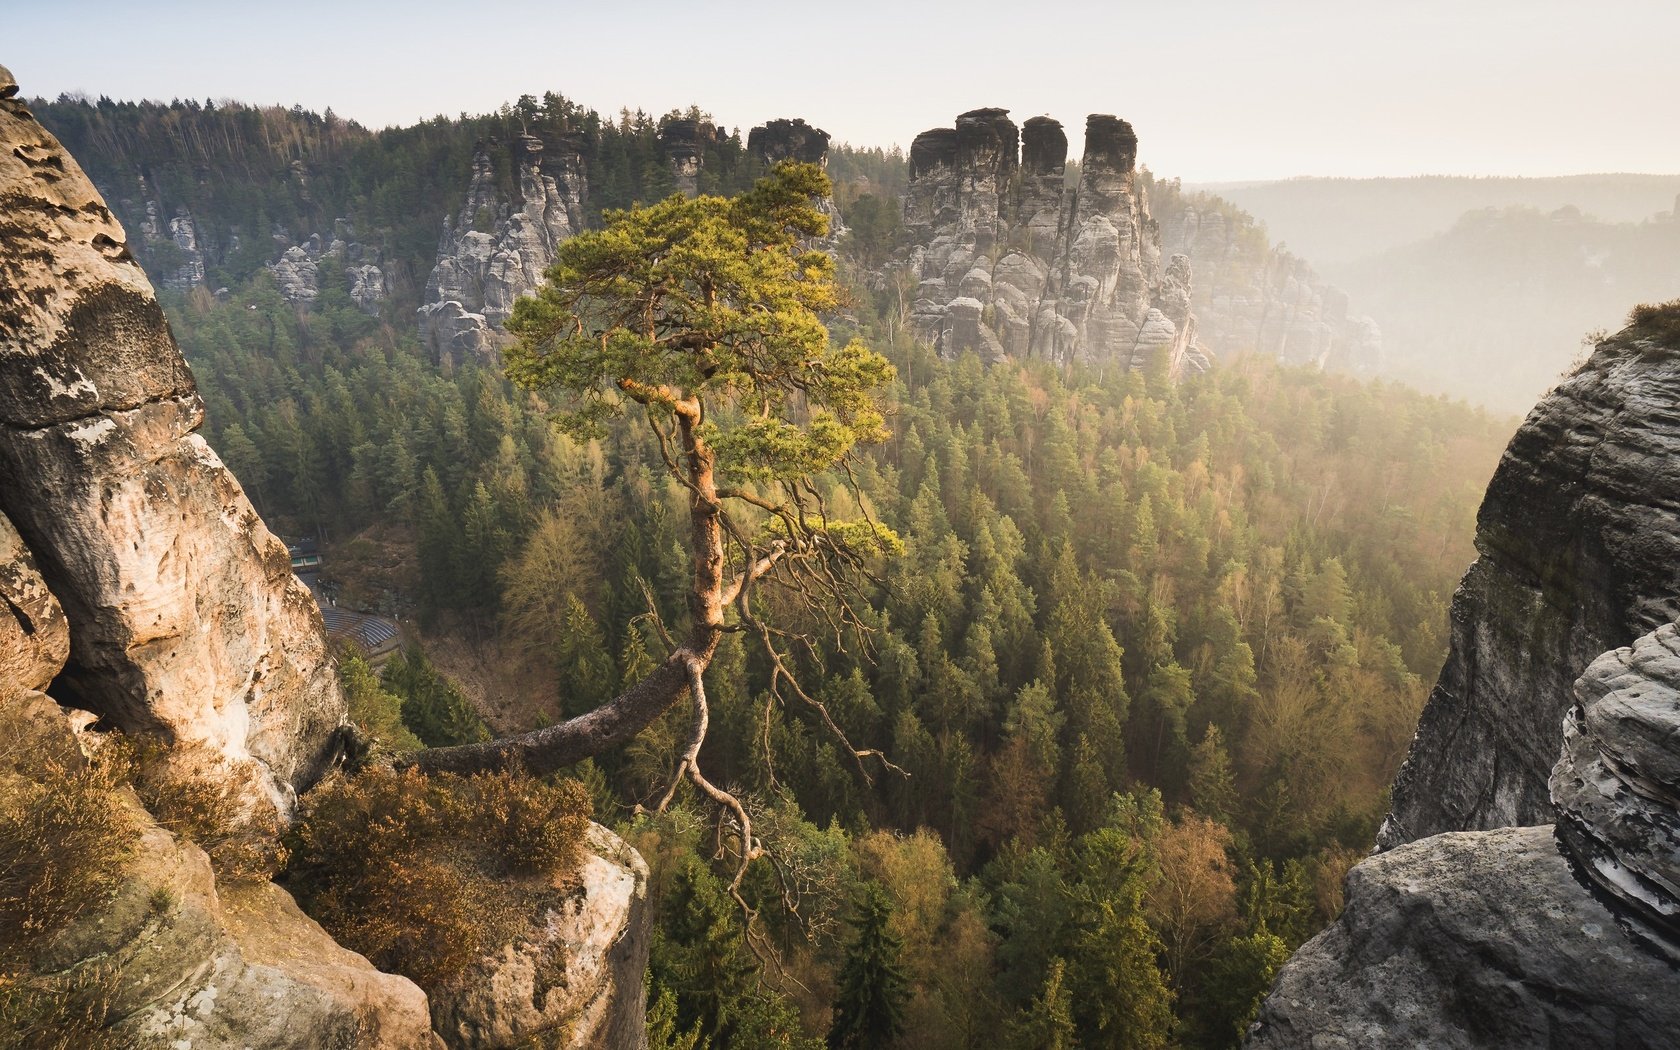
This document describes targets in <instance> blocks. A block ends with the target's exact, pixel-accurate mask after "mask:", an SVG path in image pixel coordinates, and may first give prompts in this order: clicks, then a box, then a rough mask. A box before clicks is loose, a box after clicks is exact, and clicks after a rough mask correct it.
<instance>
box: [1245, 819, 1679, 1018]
mask: <svg viewBox="0 0 1680 1050" xmlns="http://www.w3.org/2000/svg"><path fill="white" fill-rule="evenodd" d="M1346 893H1347V898H1346V899H1347V905H1346V908H1345V910H1344V911H1343V912H1342V916H1341V918H1340V919H1338V920H1337V921H1336V923H1335V924H1334V925H1333V926H1331V927H1330V928H1329V929H1327V930H1325V931H1324V932H1323V933H1320V934H1319V935H1318V936H1317V937H1315V938H1313V939H1312V940H1311V941H1308V942H1307V943H1306V944H1305V945H1304V946H1302V948H1301V949H1300V950H1299V951H1297V952H1296V953H1295V955H1294V957H1293V958H1291V959H1290V961H1289V963H1288V965H1286V966H1285V967H1284V968H1283V970H1282V971H1281V972H1280V973H1279V975H1278V978H1277V982H1276V984H1274V985H1273V987H1272V992H1271V994H1270V996H1268V997H1267V999H1266V1001H1265V1003H1264V1004H1263V1005H1262V1006H1261V1008H1260V1016H1259V1018H1258V1020H1257V1022H1256V1026H1255V1027H1254V1028H1253V1029H1252V1030H1251V1032H1250V1034H1249V1038H1248V1041H1247V1042H1246V1043H1245V1044H1244V1046H1245V1047H1247V1048H1248V1050H1283V1048H1311V1050H1374V1048H1383V1047H1396V1048H1398V1047H1406V1048H1414V1047H1431V1048H1435V1047H1441V1048H1457V1047H1463V1048H1471V1047H1477V1048H1495V1047H1509V1048H1511V1050H1518V1048H1523V1050H1531V1048H1537V1047H1550V1048H1555V1050H1582V1048H1591V1047H1606V1048H1608V1047H1616V1048H1624V1050H1633V1048H1651V1050H1656V1048H1659V1047H1671V1046H1673V1045H1674V1040H1675V1033H1676V1032H1680V975H1677V973H1676V971H1675V969H1674V967H1673V966H1672V965H1671V964H1670V963H1668V962H1667V961H1665V960H1663V959H1661V958H1659V957H1658V956H1656V955H1655V954H1653V953H1651V952H1649V951H1647V950H1645V948H1644V947H1643V946H1642V945H1641V944H1640V943H1638V942H1637V941H1636V940H1635V939H1634V938H1633V937H1632V936H1630V935H1629V933H1628V932H1626V931H1625V930H1624V929H1623V928H1622V926H1621V925H1620V924H1619V923H1618V922H1617V916H1616V915H1614V914H1612V913H1611V912H1610V911H1609V910H1608V909H1607V908H1606V907H1605V906H1604V905H1603V904H1601V903H1599V901H1597V900H1596V899H1594V897H1593V896H1592V895H1591V894H1589V893H1587V892H1586V891H1585V890H1584V889H1582V888H1581V886H1580V884H1579V883H1578V882H1577V881H1576V879H1575V876H1574V874H1573V873H1572V872H1571V870H1570V866H1569V862H1568V861H1567V860H1565V859H1564V857H1563V856H1562V855H1561V854H1560V853H1559V852H1558V848H1557V844H1556V841H1555V840H1554V838H1553V834H1552V829H1551V828H1550V827H1547V826H1541V827H1531V828H1506V829H1501V830H1498V831H1489V832H1472V833H1459V834H1443V835H1437V836H1434V837H1432V838H1428V839H1425V840H1423V841H1421V842H1415V843H1411V844H1409V845H1405V846H1402V847H1399V848H1397V849H1395V850H1392V851H1391V852H1389V853H1385V854H1382V855H1380V856H1378V857H1375V858H1372V859H1371V860H1368V861H1365V862H1364V863H1363V864H1360V865H1359V866H1358V867H1356V868H1354V869H1353V871H1352V872H1350V873H1349V875H1348V880H1347V891H1346Z"/></svg>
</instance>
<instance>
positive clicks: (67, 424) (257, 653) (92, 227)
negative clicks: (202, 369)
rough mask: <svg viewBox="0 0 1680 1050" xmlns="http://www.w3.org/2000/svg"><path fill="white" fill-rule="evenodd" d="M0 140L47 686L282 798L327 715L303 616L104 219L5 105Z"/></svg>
mask: <svg viewBox="0 0 1680 1050" xmlns="http://www.w3.org/2000/svg"><path fill="white" fill-rule="evenodd" d="M0 143H3V144H4V146H5V149H4V150H3V151H0V227H3V236H0V241H3V243H4V245H5V251H4V252H3V254H0V511H3V512H4V513H6V514H7V515H8V516H9V517H10V518H11V520H12V523H13V524H14V525H15V526H16V527H17V531H18V533H20V534H21V535H22V537H23V538H24V540H25V542H26V543H27V544H28V546H29V548H30V550H31V551H32V552H33V554H34V556H35V558H36V560H37V562H38V564H39V565H40V569H41V574H42V576H43V577H45V579H46V582H47V586H48V587H50V588H51V590H52V591H53V593H54V594H55V595H56V596H57V597H58V599H59V601H60V602H61V603H63V606H64V609H65V612H66V614H67V615H68V617H69V622H70V625H71V633H70V640H71V652H70V664H69V666H68V667H67V668H66V669H65V671H64V673H63V674H62V675H61V676H60V678H59V680H58V682H57V683H56V684H55V686H54V690H55V693H57V694H59V695H61V696H62V697H63V698H65V699H67V700H71V701H73V702H74V703H76V704H77V705H78V706H81V707H85V708H87V709H89V710H92V711H95V712H97V713H99V714H100V715H102V716H103V717H105V718H106V719H108V720H109V721H110V722H111V723H112V724H113V725H116V726H119V727H121V728H123V729H125V730H129V731H134V732H150V733H155V734H160V735H162V736H163V737H164V738H166V739H168V740H171V741H175V742H199V743H203V744H206V745H208V746H209V747H210V748H212V749H213V750H214V751H216V752H218V753H220V754H222V755H224V756H226V757H227V758H228V759H229V760H230V761H235V762H243V761H249V760H255V761H256V762H257V763H259V764H260V765H261V767H262V771H263V773H264V775H265V777H266V779H267V780H268V782H269V783H270V784H271V785H272V790H273V798H274V801H275V802H277V803H279V804H280V805H281V806H285V805H286V804H287V802H288V800H289V798H290V796H291V794H292V792H293V791H294V790H295V789H297V788H301V787H304V786H307V785H308V784H310V783H312V782H313V780H314V779H315V777H317V776H318V775H319V774H320V772H321V771H322V769H323V768H324V766H325V764H326V763H327V762H328V761H329V760H330V759H331V758H332V756H333V754H334V752H335V746H336V745H335V740H336V737H337V733H338V730H339V727H340V726H341V725H342V724H343V723H344V720H345V707H344V699H343V697H342V696H341V695H340V692H339V688H338V683H337V679H336V678H335V676H334V674H333V670H332V667H331V664H330V663H329V661H328V658H327V652H326V646H325V644H324V641H323V636H322V633H321V626H320V615H319V613H318V612H317V611H316V609H315V604H314V602H313V601H312V600H311V599H310V596H309V592H308V591H307V590H306V589H305V588H304V587H303V585H302V584H300V583H299V582H298V581H297V579H296V578H295V577H294V576H293V575H292V572H291V564H290V560H289V558H288V557H287V555H286V548H285V546H284V545H283V544H282V543H281V542H280V541H279V540H277V539H275V538H274V537H273V536H272V535H271V534H270V533H269V532H268V530H267V529H266V528H264V527H263V524H262V522H261V521H260V520H259V519H258V518H257V515H256V512H255V511H254V510H252V508H251V505H250V503H249V501H247V500H246V498H245V495H244V493H243V492H242V491H241V490H240V488H239V484H238V482H237V481H235V480H234V478H233V476H232V475H231V474H229V473H228V471H227V470H226V469H225V468H224V467H223V466H222V463H221V461H220V460H219V459H217V457H216V454H215V453H214V452H212V451H211V450H210V447H209V446H208V445H207V444H205V442H204V439H203V438H202V437H201V436H200V435H199V434H198V428H199V426H200V425H201V424H202V422H203V417H204V409H203V405H202V403H201V402H200V400H199V398H198V394H197V391H196V389H195V387H194V384H193V380H192V376H191V374H190V373H189V372H188V371H187V366H186V362H185V361H184V360H182V358H181V354H180V351H179V350H177V349H176V346H175V341H174V339H173V338H172V337H171V336H170V334H169V329H168V327H167V325H166V324H165V323H164V318H163V312H162V310H161V309H160V308H159V307H158V304H157V300H156V299H155V298H154V297H153V296H152V289H151V285H150V284H149V283H148V282H147V280H146V277H145V275H144V274H143V273H141V271H140V267H139V266H138V265H137V264H136V263H135V261H134V257H133V255H132V254H131V253H130V252H129V250H128V247H127V244H126V238H125V236H124V234H123V230H122V228H121V227H120V226H119V225H118V224H117V222H116V220H115V219H114V218H113V217H112V215H111V213H110V211H109V210H108V209H107V208H106V207H105V205H104V203H103V202H102V201H101V200H100V198H99V195H98V193H97V192H95V190H94V188H93V186H92V185H91V184H90V183H89V182H88V180H87V178H86V177H85V176H84V175H83V174H82V171H81V169H80V168H79V167H78V166H77V165H76V162H75V161H74V160H73V159H71V158H70V157H69V156H68V155H67V154H66V153H65V152H64V150H63V149H62V148H61V147H60V146H59V144H58V142H57V140H55V139H54V138H53V137H52V136H51V135H49V134H48V133H47V132H46V131H45V130H44V129H42V128H41V126H40V125H39V124H37V123H36V122H35V120H34V118H33V117H32V116H31V115H30V113H29V111H28V110H27V109H26V108H25V107H24V106H23V104H22V103H21V102H19V101H18V100H16V99H4V100H0Z"/></svg>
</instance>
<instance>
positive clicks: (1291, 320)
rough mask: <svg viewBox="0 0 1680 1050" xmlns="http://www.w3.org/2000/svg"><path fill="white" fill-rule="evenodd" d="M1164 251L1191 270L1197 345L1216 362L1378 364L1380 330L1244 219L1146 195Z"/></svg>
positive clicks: (1363, 367)
mask: <svg viewBox="0 0 1680 1050" xmlns="http://www.w3.org/2000/svg"><path fill="white" fill-rule="evenodd" d="M1150 199H1151V204H1152V205H1153V209H1154V214H1155V217H1156V219H1157V220H1158V221H1159V222H1160V225H1161V250H1162V251H1163V252H1167V253H1179V254H1182V255H1184V256H1186V257H1188V258H1189V260H1190V264H1191V266H1193V267H1194V268H1195V272H1196V278H1197V279H1196V285H1195V289H1194V296H1193V305H1194V307H1195V311H1196V318H1197V320H1198V322H1200V338H1201V339H1202V341H1203V342H1204V343H1206V344H1207V346H1208V347H1209V349H1210V350H1211V351H1212V353H1214V354H1215V355H1216V356H1217V355H1221V354H1233V353H1239V352H1249V353H1260V354H1265V355H1266V356H1268V357H1275V358H1277V359H1278V360H1280V361H1285V362H1288V363H1290V364H1312V365H1317V366H1319V367H1321V368H1336V369H1340V370H1342V371H1350V372H1358V373H1364V374H1370V373H1374V372H1376V371H1377V369H1378V368H1379V367H1380V365H1381V363H1382V330H1381V329H1380V328H1378V327H1377V323H1376V322H1375V321H1373V320H1371V319H1370V318H1369V317H1365V316H1363V315H1360V314H1353V313H1350V312H1349V310H1348V299H1347V296H1346V295H1345V294H1344V293H1342V292H1341V291H1340V290H1339V289H1337V288H1335V287H1332V286H1331V285H1328V284H1326V283H1325V282H1324V281H1323V280H1322V279H1321V278H1319V276H1318V275H1317V274H1316V273H1314V272H1313V269H1312V267H1311V266H1309V265H1308V264H1307V262H1306V260H1304V259H1301V258H1299V257H1297V256H1295V255H1293V254H1291V253H1290V252H1288V251H1287V250H1285V249H1283V248H1281V247H1274V246H1273V245H1271V244H1270V243H1269V242H1268V241H1267V240H1266V235H1265V231H1264V230H1263V229H1262V228H1260V227H1259V226H1258V225H1257V224H1256V223H1255V222H1254V219H1253V218H1252V217H1251V216H1249V215H1248V214H1247V213H1245V212H1242V211H1240V210H1239V209H1237V208H1235V207H1233V206H1231V205H1229V204H1226V203H1225V202H1224V201H1220V200H1217V199H1215V198H1208V197H1203V196H1196V197H1190V196H1186V195H1185V194H1184V193H1183V192H1182V191H1181V190H1180V189H1179V188H1178V186H1177V185H1176V184H1175V183H1171V182H1167V183H1162V182H1160V181H1157V182H1156V183H1155V187H1154V192H1153V193H1152V194H1151V198H1150Z"/></svg>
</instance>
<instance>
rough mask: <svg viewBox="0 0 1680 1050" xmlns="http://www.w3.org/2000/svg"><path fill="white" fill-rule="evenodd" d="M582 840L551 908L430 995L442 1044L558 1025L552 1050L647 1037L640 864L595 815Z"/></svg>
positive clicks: (647, 925)
mask: <svg viewBox="0 0 1680 1050" xmlns="http://www.w3.org/2000/svg"><path fill="white" fill-rule="evenodd" d="M585 850H586V853H585V855H584V858H583V866H582V869H581V870H580V871H579V872H578V873H577V874H576V876H573V877H570V878H571V879H575V882H576V886H575V888H574V889H573V890H572V892H571V893H570V895H569V896H568V897H567V899H566V901H565V902H564V903H563V904H562V905H561V906H560V907H559V908H558V909H556V910H553V911H550V912H548V913H547V914H545V915H542V916H538V917H536V921H535V922H534V923H533V925H532V927H531V929H530V930H529V931H528V933H527V934H526V935H525V936H523V937H521V938H519V939H517V940H516V941H515V942H514V943H512V944H509V945H507V946H505V947H504V948H503V949H502V950H501V952H500V953H498V954H496V955H494V956H491V957H489V958H487V959H485V960H484V961H483V962H481V963H479V964H478V965H477V966H474V967H473V968H472V969H470V970H468V971H467V973H466V975H465V976H463V977H462V978H460V979H459V980H457V981H455V982H454V983H453V984H452V986H451V987H450V988H449V989H446V990H444V991H441V992H439V993H438V994H437V995H435V996H434V997H433V1001H432V1017H433V1019H434V1021H435V1023H436V1025H437V1030H438V1031H439V1032H440V1033H442V1034H443V1035H444V1037H445V1039H446V1041H447V1042H448V1043H449V1045H450V1046H453V1047H467V1048H473V1050H494V1048H500V1047H511V1046H523V1045H527V1044H528V1043H529V1041H530V1040H531V1039H532V1038H533V1037H535V1036H538V1035H549V1036H553V1035H554V1034H556V1033H563V1034H564V1035H563V1038H562V1039H561V1041H559V1042H557V1043H552V1044H545V1045H553V1046H555V1047H556V1048H557V1050H590V1048H593V1047H614V1048H622V1050H642V1048H643V1047H645V1046H646V1045H647V1030H646V1027H647V1026H646V1022H645V1017H646V1013H647V1004H646V1001H645V1000H646V996H647V989H646V986H645V984H644V983H643V980H642V977H643V973H642V971H643V969H644V968H645V967H646V966H647V954H648V937H649V934H650V930H651V925H652V920H653V913H652V912H651V911H650V910H649V907H648V901H647V877H648V872H647V865H646V864H644V863H643V862H642V858H641V856H640V855H639V854H637V852H636V851H635V850H633V849H631V848H630V847H629V846H628V845H627V844H626V843H625V842H624V840H623V839H620V838H619V837H618V836H617V835H614V834H613V833H612V832H610V831H608V830H607V829H606V828H603V827H601V826H600V825H599V824H592V825H590V828H589V837H588V839H587V841H586V845H585ZM556 972H558V973H560V974H561V977H560V979H559V980H555V979H554V977H553V976H552V975H553V974H555V973H556Z"/></svg>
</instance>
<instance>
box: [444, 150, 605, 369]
mask: <svg viewBox="0 0 1680 1050" xmlns="http://www.w3.org/2000/svg"><path fill="white" fill-rule="evenodd" d="M510 152H511V157H510V160H511V163H512V164H513V166H514V174H515V184H516V185H517V187H518V199H517V200H516V201H511V202H510V201H504V200H503V199H502V195H501V192H500V191H499V190H498V189H497V188H496V171H495V163H494V160H493V159H492V157H491V154H490V152H489V147H487V146H483V145H481V146H480V148H479V150H478V152H476V153H475V154H474V155H473V168H472V177H471V180H470V182H469V183H468V186H467V197H466V201H465V203H464V204H463V205H462V206H461V210H460V211H458V212H456V213H455V214H454V215H453V216H449V217H446V218H445V219H444V224H443V237H442V240H441V241H440V242H439V244H438V258H437V265H436V266H435V267H434V268H433V269H432V275H431V278H430V280H429V281H428V282H427V284H426V294H425V298H424V301H423V303H422V305H421V307H420V340H421V342H422V343H423V344H424V345H426V347H427V348H428V349H429V350H430V351H431V354H432V357H433V359H434V360H459V359H461V358H464V357H467V356H470V355H475V354H476V355H482V354H486V353H488V352H489V351H490V350H491V349H492V348H494V347H495V346H496V345H497V344H498V343H499V341H500V339H501V327H502V323H503V322H504V321H506V320H507V317H508V315H509V314H510V313H512V312H513V303H514V300H515V299H517V298H519V297H520V296H521V295H525V294H527V293H529V292H530V291H532V290H533V289H535V288H536V287H537V285H539V284H540V283H541V282H542V275H543V271H544V270H546V269H548V266H549V264H550V263H552V262H553V261H554V253H555V250H556V249H557V248H558V247H559V246H560V242H562V241H564V240H566V239H567V238H569V237H571V236H572V235H573V234H574V233H576V232H577V231H578V230H580V229H582V228H583V208H584V204H583V202H584V193H585V187H584V178H583V170H582V164H581V161H580V160H579V157H578V153H577V150H576V149H575V148H574V147H573V146H572V145H571V144H570V143H561V144H559V147H558V148H556V149H555V150H553V151H548V150H546V149H545V147H544V144H543V142H542V140H541V139H538V138H535V137H534V136H531V135H521V136H519V138H517V139H516V140H515V141H514V143H513V146H512V149H511V151H510ZM545 154H546V155H545Z"/></svg>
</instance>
